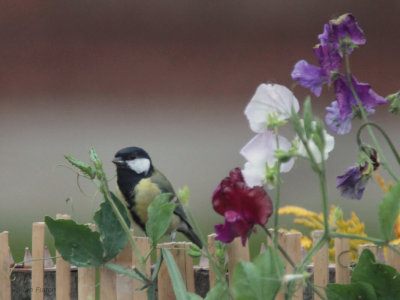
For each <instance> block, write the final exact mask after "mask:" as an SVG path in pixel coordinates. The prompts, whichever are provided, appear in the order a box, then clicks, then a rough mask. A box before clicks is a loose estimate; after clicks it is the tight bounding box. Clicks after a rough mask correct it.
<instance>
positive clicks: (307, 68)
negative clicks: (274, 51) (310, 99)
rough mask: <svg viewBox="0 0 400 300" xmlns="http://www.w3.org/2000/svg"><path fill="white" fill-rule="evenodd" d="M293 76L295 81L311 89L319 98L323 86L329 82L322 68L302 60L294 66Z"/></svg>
mask: <svg viewBox="0 0 400 300" xmlns="http://www.w3.org/2000/svg"><path fill="white" fill-rule="evenodd" d="M291 76H292V79H293V80H296V81H297V82H298V83H300V84H301V85H302V86H304V87H306V88H309V89H310V90H311V92H313V94H314V95H315V96H317V97H319V96H320V95H321V91H322V86H323V85H324V83H326V82H327V81H328V80H327V76H326V74H325V72H324V70H323V69H322V68H320V67H317V66H314V65H311V64H309V63H308V62H307V61H305V60H300V61H298V62H297V63H296V64H295V65H294V68H293V71H292V74H291Z"/></svg>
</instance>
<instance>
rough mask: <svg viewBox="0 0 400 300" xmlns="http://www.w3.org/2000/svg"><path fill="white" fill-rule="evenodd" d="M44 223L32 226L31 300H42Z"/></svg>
mask: <svg viewBox="0 0 400 300" xmlns="http://www.w3.org/2000/svg"><path fill="white" fill-rule="evenodd" d="M44 230H45V224H44V222H35V223H33V225H32V285H31V291H32V300H43V299H44Z"/></svg>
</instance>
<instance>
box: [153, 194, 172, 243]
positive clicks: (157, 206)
mask: <svg viewBox="0 0 400 300" xmlns="http://www.w3.org/2000/svg"><path fill="white" fill-rule="evenodd" d="M171 196H172V194H170V193H164V194H161V195H159V196H158V197H157V198H156V199H155V200H154V201H153V202H152V203H151V204H150V205H149V207H148V208H147V210H148V220H147V223H146V234H147V236H148V237H149V238H150V240H151V244H152V245H153V246H154V245H156V244H157V243H158V241H159V240H160V238H161V237H162V236H163V235H164V234H165V233H166V231H167V230H168V226H169V223H171V219H172V215H173V213H174V210H175V207H176V204H175V203H171V202H168V201H169V199H170V198H171Z"/></svg>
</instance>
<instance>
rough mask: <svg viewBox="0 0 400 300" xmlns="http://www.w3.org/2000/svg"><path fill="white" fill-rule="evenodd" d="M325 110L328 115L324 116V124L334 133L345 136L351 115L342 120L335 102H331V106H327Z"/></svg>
mask: <svg viewBox="0 0 400 300" xmlns="http://www.w3.org/2000/svg"><path fill="white" fill-rule="evenodd" d="M326 110H327V111H328V113H327V114H326V115H325V122H326V124H327V125H328V127H329V128H330V129H331V130H332V131H333V132H334V133H336V134H347V133H349V132H350V130H351V120H352V119H353V113H351V114H349V115H347V116H346V117H345V118H344V119H342V117H341V116H340V111H339V106H338V103H337V101H333V102H332V104H331V106H328V107H327V108H326Z"/></svg>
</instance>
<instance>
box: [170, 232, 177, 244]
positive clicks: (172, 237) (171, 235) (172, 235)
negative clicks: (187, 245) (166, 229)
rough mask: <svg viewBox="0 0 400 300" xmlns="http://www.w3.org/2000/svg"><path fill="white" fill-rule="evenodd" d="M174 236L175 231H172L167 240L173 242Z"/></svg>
mask: <svg viewBox="0 0 400 300" xmlns="http://www.w3.org/2000/svg"><path fill="white" fill-rule="evenodd" d="M175 236H176V231H172V232H171V233H170V234H169V238H170V240H171V242H175Z"/></svg>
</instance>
